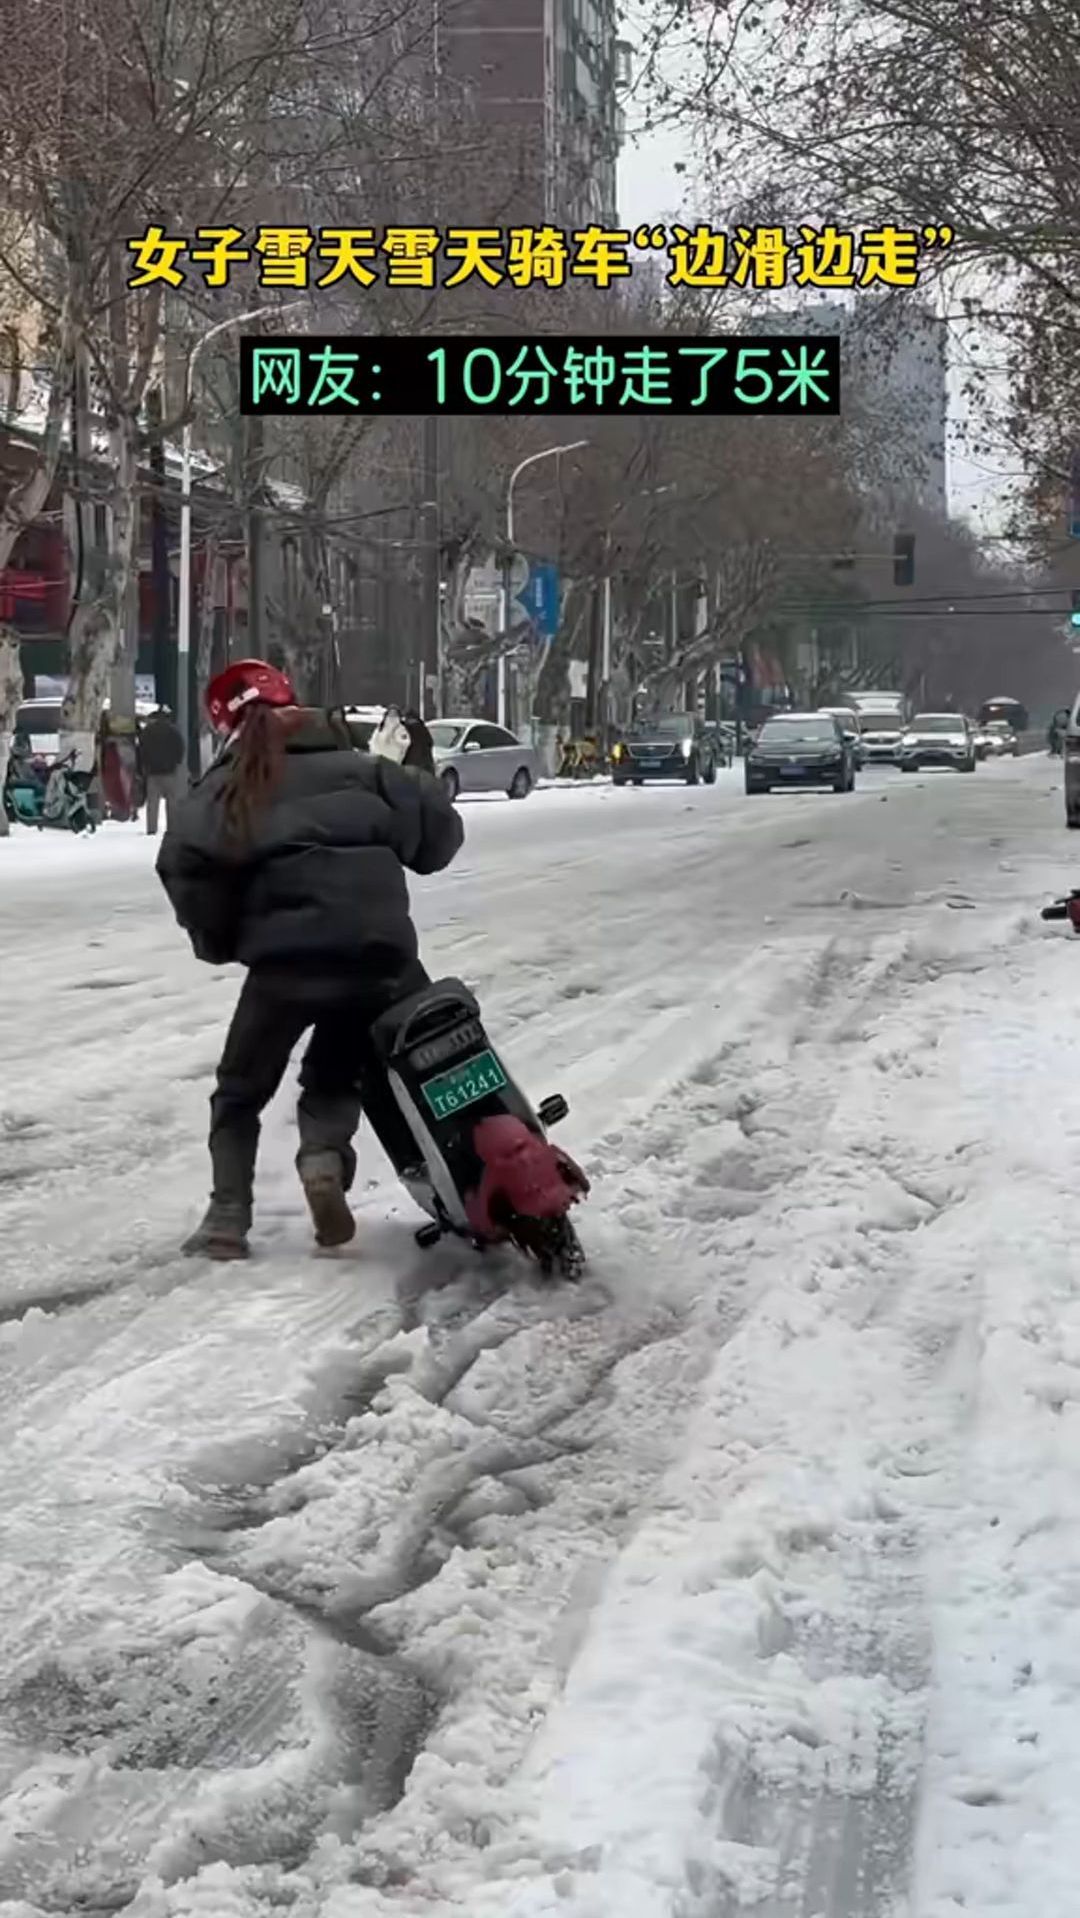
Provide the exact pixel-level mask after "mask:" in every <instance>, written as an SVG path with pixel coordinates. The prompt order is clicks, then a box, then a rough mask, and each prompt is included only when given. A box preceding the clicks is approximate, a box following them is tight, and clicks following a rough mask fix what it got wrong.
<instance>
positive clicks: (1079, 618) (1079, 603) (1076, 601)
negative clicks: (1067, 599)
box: [1069, 586, 1080, 626]
mask: <svg viewBox="0 0 1080 1918" xmlns="http://www.w3.org/2000/svg"><path fill="white" fill-rule="evenodd" d="M1071 597H1072V612H1071V613H1070V614H1069V621H1070V624H1071V625H1073V626H1080V587H1077V586H1074V587H1073V590H1072V596H1071Z"/></svg>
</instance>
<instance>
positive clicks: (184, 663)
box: [176, 300, 307, 766]
mask: <svg viewBox="0 0 1080 1918" xmlns="http://www.w3.org/2000/svg"><path fill="white" fill-rule="evenodd" d="M306 304H307V302H306V300H290V301H289V303H288V305H287V306H280V307H278V308H277V309H276V311H277V312H278V313H291V312H292V311H293V310H294V309H295V308H296V307H298V306H306ZM266 310H267V309H266V308H265V307H255V308H253V309H252V311H251V312H250V313H232V314H230V315H229V318H228V319H227V320H218V321H217V323H216V324H215V325H214V326H210V327H208V328H207V330H206V332H205V333H203V334H202V335H201V336H200V338H199V339H197V340H196V342H195V344H194V346H193V347H192V348H191V351H190V352H189V354H188V356H187V364H186V366H185V368H184V431H183V437H182V439H181V442H180V581H179V594H178V600H179V603H178V606H177V620H176V723H177V726H178V728H179V731H180V734H181V737H182V738H183V740H184V742H185V745H186V747H187V756H188V764H189V766H190V765H191V763H192V761H193V760H194V756H195V755H194V751H193V743H194V742H193V727H192V712H191V687H190V681H189V673H190V667H191V440H192V423H191V398H192V393H193V391H194V386H195V367H196V365H197V363H198V359H199V355H200V353H201V352H202V350H203V348H204V347H205V346H209V344H210V341H211V340H213V339H216V338H217V336H218V334H219V333H227V332H228V331H229V328H230V327H234V326H243V325H244V324H245V323H246V322H247V321H248V320H261V319H264V318H265V317H266Z"/></svg>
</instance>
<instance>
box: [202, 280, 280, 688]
mask: <svg viewBox="0 0 1080 1918" xmlns="http://www.w3.org/2000/svg"><path fill="white" fill-rule="evenodd" d="M260 305H261V301H260V300H259V299H258V297H257V296H256V299H255V306H256V307H258V306H260ZM251 318H252V322H253V324H252V329H251V330H252V332H253V333H254V334H256V335H258V334H259V333H261V332H262V321H261V318H260V317H259V316H258V315H257V314H253V315H252V316H251ZM244 425H245V428H246V434H245V441H244V466H245V472H244V494H245V499H246V518H247V526H246V528H245V536H246V543H247V576H248V577H247V608H248V615H247V617H248V623H247V649H248V653H249V654H250V656H251V658H252V659H261V658H262V656H263V530H264V529H263V515H262V492H263V481H264V478H265V452H266V422H265V421H264V419H263V418H262V415H261V414H259V413H253V414H250V415H249V416H248V418H247V419H246V420H245V422H244ZM204 587H205V581H204Z"/></svg>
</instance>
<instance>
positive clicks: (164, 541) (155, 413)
mask: <svg viewBox="0 0 1080 1918" xmlns="http://www.w3.org/2000/svg"><path fill="white" fill-rule="evenodd" d="M146 417H147V423H148V426H149V430H150V451H149V461H150V471H151V474H152V475H153V482H154V490H153V494H152V496H151V505H150V577H151V580H152V582H153V589H154V595H153V603H154V626H153V640H154V692H155V696H156V698H157V702H158V705H159V706H168V707H170V708H171V710H172V711H173V712H175V711H176V659H175V655H174V653H173V648H172V643H171V642H172V573H171V572H170V570H169V522H168V515H167V511H166V505H165V498H166V485H165V442H164V440H163V438H162V433H161V427H162V402H161V388H160V386H152V387H151V388H150V391H149V392H148V393H147V395H146Z"/></svg>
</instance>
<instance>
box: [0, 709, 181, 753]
mask: <svg viewBox="0 0 1080 1918" xmlns="http://www.w3.org/2000/svg"><path fill="white" fill-rule="evenodd" d="M63 703H64V702H63V700H62V699H60V698H59V697H57V696H55V695H52V694H50V695H49V696H48V697H47V698H43V699H26V700H24V701H23V703H22V705H21V706H20V707H19V709H18V712H17V713H16V715H15V724H14V726H13V728H12V731H13V732H16V733H20V734H21V735H22V736H23V738H24V739H25V740H26V741H27V743H28V746H29V750H30V751H31V752H32V753H33V754H34V755H35V756H36V757H37V758H39V759H43V760H45V761H46V762H47V763H48V764H50V765H51V764H52V761H53V760H54V759H55V758H56V756H57V753H58V752H59V750H60V711H61V708H62V706H63ZM104 710H105V711H106V712H108V710H109V702H108V700H106V701H105V706H104ZM157 710H158V709H157V706H156V704H155V703H154V701H153V700H149V699H137V700H136V701H135V716H136V718H137V719H149V717H150V715H151V713H156V712H157ZM87 737H88V738H89V735H87Z"/></svg>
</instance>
